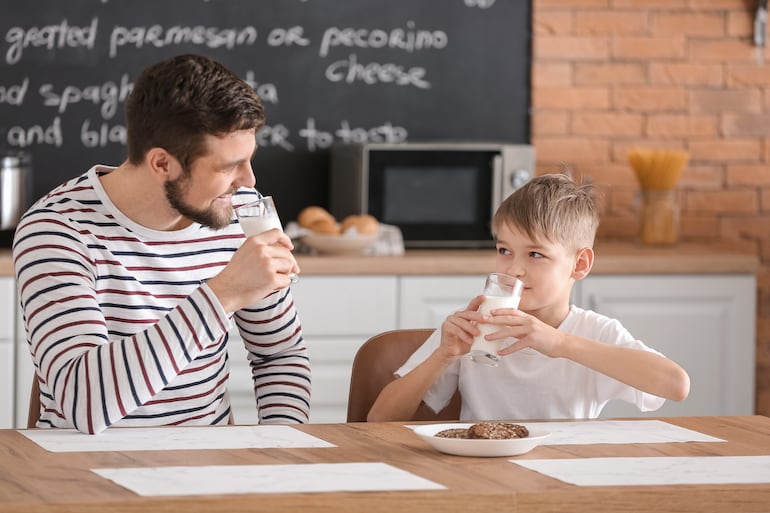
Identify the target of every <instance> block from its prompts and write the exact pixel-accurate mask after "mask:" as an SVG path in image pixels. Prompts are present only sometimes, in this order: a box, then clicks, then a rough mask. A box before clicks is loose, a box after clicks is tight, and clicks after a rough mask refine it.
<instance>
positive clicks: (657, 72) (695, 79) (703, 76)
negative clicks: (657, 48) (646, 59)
mask: <svg viewBox="0 0 770 513" xmlns="http://www.w3.org/2000/svg"><path fill="white" fill-rule="evenodd" d="M722 70H723V67H722V65H721V64H698V63H692V62H685V63H678V62H665V61H662V62H651V63H650V83H651V84H664V85H685V86H686V85H702V86H714V87H719V86H723V85H724V81H725V77H724V72H723V71H722Z"/></svg>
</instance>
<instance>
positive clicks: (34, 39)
mask: <svg viewBox="0 0 770 513" xmlns="http://www.w3.org/2000/svg"><path fill="white" fill-rule="evenodd" d="M98 25H99V19H98V18H93V19H92V20H91V24H90V25H87V26H85V27H77V26H73V25H70V24H69V23H68V22H67V20H66V19H65V20H62V21H61V23H58V24H56V25H45V26H42V27H29V28H27V29H24V28H23V27H11V28H10V29H8V32H6V33H5V42H6V43H10V46H9V47H8V51H6V52H5V62H6V63H7V64H16V63H17V62H19V61H20V60H21V57H22V54H23V52H24V49H26V48H29V47H32V48H45V49H46V50H56V49H62V48H88V49H89V50H92V49H93V48H94V41H95V40H96V32H97V27H98Z"/></svg>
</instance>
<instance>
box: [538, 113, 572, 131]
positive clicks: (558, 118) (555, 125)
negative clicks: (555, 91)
mask: <svg viewBox="0 0 770 513" xmlns="http://www.w3.org/2000/svg"><path fill="white" fill-rule="evenodd" d="M568 133H569V114H568V113H567V112H564V111H547V110H538V111H535V113H534V114H533V115H532V134H533V135H567V134H568Z"/></svg>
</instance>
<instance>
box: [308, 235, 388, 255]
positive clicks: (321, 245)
mask: <svg viewBox="0 0 770 513" xmlns="http://www.w3.org/2000/svg"><path fill="white" fill-rule="evenodd" d="M375 240H377V235H353V234H343V235H326V234H321V233H308V234H307V235H305V236H304V237H302V242H304V243H305V244H307V245H308V246H310V247H311V248H313V249H315V250H316V251H318V252H319V253H326V254H329V255H339V254H345V253H351V254H353V253H355V254H361V252H362V251H364V250H365V249H366V248H368V247H369V246H371V245H372V244H373V243H374V241H375Z"/></svg>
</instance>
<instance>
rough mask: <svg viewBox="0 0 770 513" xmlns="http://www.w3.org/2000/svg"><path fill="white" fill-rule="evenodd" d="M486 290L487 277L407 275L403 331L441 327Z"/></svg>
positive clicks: (403, 289) (403, 281) (403, 285)
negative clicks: (448, 318) (451, 314)
mask: <svg viewBox="0 0 770 513" xmlns="http://www.w3.org/2000/svg"><path fill="white" fill-rule="evenodd" d="M483 290H484V276H404V277H402V278H401V291H400V294H399V297H400V303H399V305H400V307H399V312H400V319H399V327H400V328H438V327H439V326H440V325H441V323H442V322H444V319H446V316H447V315H449V314H450V313H452V312H454V311H457V310H461V309H463V308H465V306H466V305H467V304H468V302H469V301H470V300H471V299H473V298H474V297H475V296H478V295H479V294H481V293H482V291H483Z"/></svg>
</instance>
